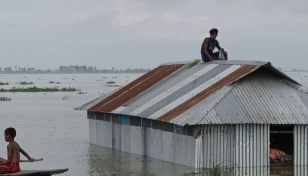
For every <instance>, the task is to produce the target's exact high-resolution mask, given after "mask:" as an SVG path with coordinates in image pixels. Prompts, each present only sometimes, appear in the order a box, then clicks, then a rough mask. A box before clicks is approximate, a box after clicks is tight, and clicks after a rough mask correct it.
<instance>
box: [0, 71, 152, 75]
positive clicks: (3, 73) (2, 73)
mask: <svg viewBox="0 0 308 176" xmlns="http://www.w3.org/2000/svg"><path fill="white" fill-rule="evenodd" d="M147 72H148V71H144V72H35V73H34V72H0V75H6V74H12V75H13V74H127V73H129V74H140V73H147Z"/></svg>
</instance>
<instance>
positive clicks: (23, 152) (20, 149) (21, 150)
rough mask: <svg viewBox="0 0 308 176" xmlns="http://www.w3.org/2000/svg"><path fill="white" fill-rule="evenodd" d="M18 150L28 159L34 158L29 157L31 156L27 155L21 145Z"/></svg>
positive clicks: (32, 159)
mask: <svg viewBox="0 0 308 176" xmlns="http://www.w3.org/2000/svg"><path fill="white" fill-rule="evenodd" d="M19 151H20V153H22V154H23V155H24V156H25V157H27V158H28V160H30V161H34V160H35V159H34V158H31V157H30V156H29V155H28V153H27V152H25V151H24V150H23V149H22V148H21V147H19Z"/></svg>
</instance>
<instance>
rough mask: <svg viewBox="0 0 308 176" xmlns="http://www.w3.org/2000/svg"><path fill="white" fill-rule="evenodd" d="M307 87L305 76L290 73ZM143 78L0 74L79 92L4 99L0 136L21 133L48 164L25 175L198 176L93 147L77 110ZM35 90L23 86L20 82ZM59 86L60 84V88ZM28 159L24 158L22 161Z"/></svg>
mask: <svg viewBox="0 0 308 176" xmlns="http://www.w3.org/2000/svg"><path fill="white" fill-rule="evenodd" d="M286 74H287V75H289V76H290V77H292V78H294V79H295V80H297V81H298V82H300V83H302V84H303V85H304V86H305V87H308V73H307V72H288V73H286ZM139 76H141V74H0V82H4V83H5V82H8V83H9V85H3V86H0V88H5V89H8V88H12V87H27V86H37V87H54V86H59V87H60V88H62V87H74V88H77V89H80V90H81V92H82V93H81V94H79V93H78V92H48V93H42V92H39V93H8V92H5V93H0V97H9V98H11V101H0V131H4V130H5V129H6V128H7V127H15V128H16V130H17V136H16V138H15V139H16V141H17V142H18V143H19V144H20V146H21V147H22V148H23V149H24V150H25V151H26V152H28V154H29V155H30V156H31V157H34V158H44V161H40V162H34V163H21V168H22V169H31V170H33V169H36V170H37V169H59V168H69V171H68V172H66V173H64V174H62V175H63V176H64V175H70V176H72V175H74V176H79V175H80V176H87V175H89V176H90V175H91V176H92V175H93V176H96V175H97V176H98V175H151V176H152V175H166V176H167V175H184V174H185V173H191V172H193V171H194V170H193V169H192V168H189V167H185V166H181V165H177V164H171V163H168V162H163V161H160V160H156V159H152V158H147V157H142V156H139V155H134V154H129V153H124V152H120V151H115V150H111V149H108V148H103V147H99V146H95V145H91V144H89V124H88V120H87V118H86V112H85V111H77V110H74V108H75V107H78V106H80V105H82V104H84V103H86V102H88V101H90V100H93V99H95V98H97V97H98V96H100V95H101V94H105V93H108V92H110V91H112V90H114V89H116V88H117V87H108V84H107V83H106V82H109V81H112V82H115V83H114V84H115V85H118V86H124V85H126V84H127V83H129V82H130V81H132V80H134V79H136V78H137V77H139ZM24 81H25V82H33V83H34V84H33V85H20V84H18V83H20V82H24ZM57 82H58V83H57ZM6 145H7V143H6V142H5V141H4V139H3V140H0V156H1V157H4V158H6ZM22 159H24V158H22Z"/></svg>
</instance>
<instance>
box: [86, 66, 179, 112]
mask: <svg viewBox="0 0 308 176" xmlns="http://www.w3.org/2000/svg"><path fill="white" fill-rule="evenodd" d="M183 65H184V64H176V65H162V66H159V67H157V68H155V69H153V70H152V71H150V72H148V73H146V74H144V75H143V76H141V77H139V78H138V79H136V80H135V81H133V82H131V83H129V84H128V85H126V86H124V87H123V88H122V89H120V90H118V91H117V92H115V93H114V94H112V95H110V96H109V97H107V98H106V99H104V100H103V101H101V102H100V103H98V104H96V105H95V106H93V107H91V108H90V109H89V110H88V111H97V112H111V111H113V110H115V109H116V108H118V107H119V106H121V105H123V104H125V103H127V102H128V101H129V100H131V99H133V98H134V97H136V96H137V95H139V94H140V93H142V92H144V91H145V90H147V89H148V88H150V87H152V86H153V85H154V84H156V83H157V82H159V81H161V80H162V79H164V78H165V77H167V76H168V75H170V74H171V73H173V72H175V71H176V70H178V69H179V68H181V67H182V66H183Z"/></svg>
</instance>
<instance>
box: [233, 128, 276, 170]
mask: <svg viewBox="0 0 308 176" xmlns="http://www.w3.org/2000/svg"><path fill="white" fill-rule="evenodd" d="M269 127H270V126H269V125H254V124H244V125H236V149H235V151H236V152H235V153H236V157H235V163H236V165H237V167H255V166H257V167H258V166H269V164H270V162H269V137H270V135H269V134H270V128H269Z"/></svg>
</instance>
